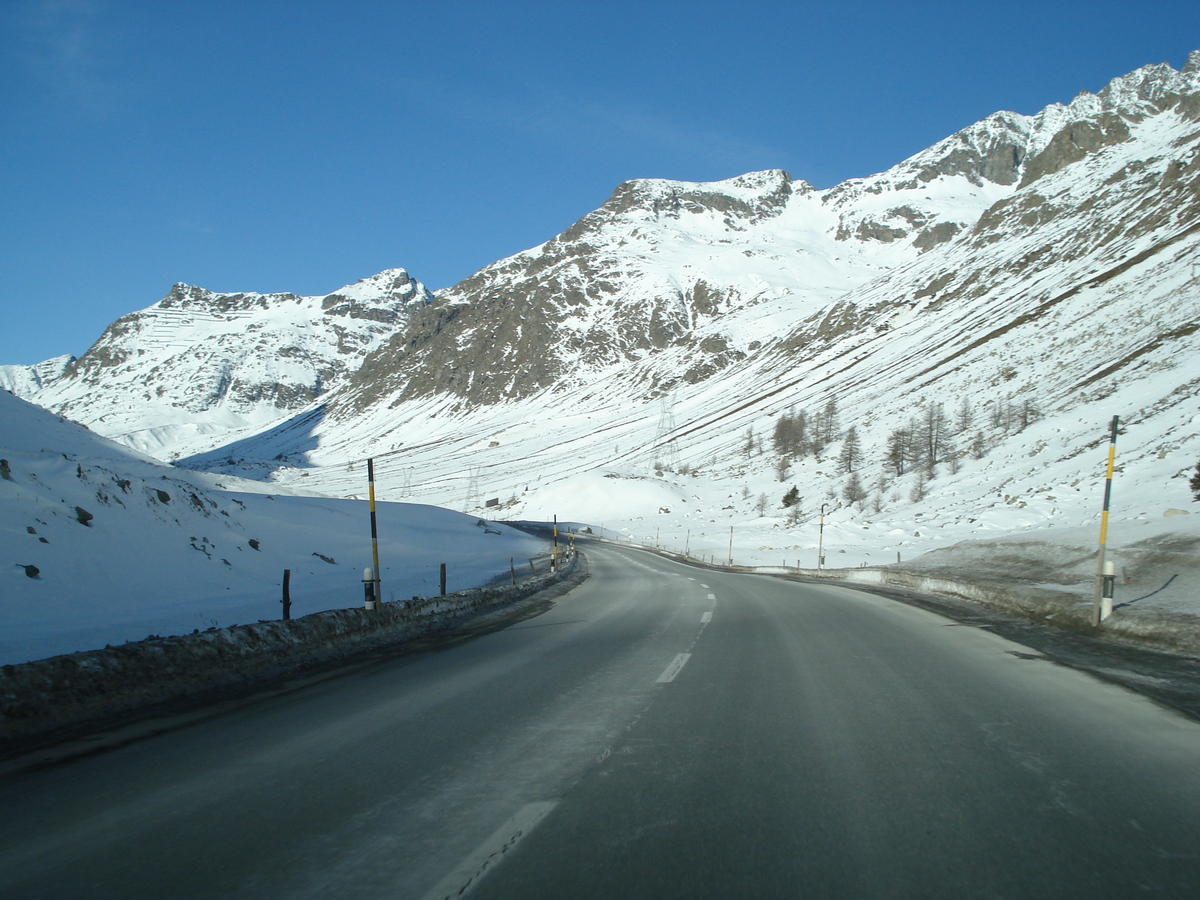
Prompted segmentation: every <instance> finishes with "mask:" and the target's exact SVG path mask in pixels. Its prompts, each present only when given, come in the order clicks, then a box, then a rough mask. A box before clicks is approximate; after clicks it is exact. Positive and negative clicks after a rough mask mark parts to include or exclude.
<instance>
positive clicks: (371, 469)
mask: <svg viewBox="0 0 1200 900" xmlns="http://www.w3.org/2000/svg"><path fill="white" fill-rule="evenodd" d="M367 497H368V498H369V501H370V508H371V564H372V567H373V571H374V575H375V581H374V592H375V602H376V603H379V602H380V601H381V600H382V599H383V595H382V594H381V593H380V592H379V581H380V579H379V528H378V526H377V525H376V522H375V460H374V459H368V460H367Z"/></svg>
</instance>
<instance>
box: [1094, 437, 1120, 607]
mask: <svg viewBox="0 0 1200 900" xmlns="http://www.w3.org/2000/svg"><path fill="white" fill-rule="evenodd" d="M1120 424H1121V417H1120V416H1113V417H1112V423H1111V426H1110V430H1109V436H1108V472H1107V474H1106V475H1105V478H1104V510H1103V511H1102V512H1101V513H1100V552H1099V553H1098V554H1097V559H1096V593H1095V598H1094V603H1093V609H1092V627H1093V628H1098V627H1099V626H1100V623H1101V622H1102V621H1104V620H1105V619H1106V618H1108V616H1110V615H1111V614H1112V580H1111V579H1110V580H1108V591H1109V596H1108V603H1107V611H1106V610H1105V606H1106V604H1105V603H1104V600H1105V597H1104V592H1105V587H1106V585H1105V581H1106V578H1105V576H1106V575H1108V574H1109V571H1108V570H1106V567H1105V560H1104V551H1105V546H1106V544H1107V543H1108V508H1109V503H1110V501H1111V500H1112V481H1113V461H1114V460H1115V459H1116V456H1117V429H1118V428H1119V427H1120ZM1108 565H1109V566H1111V565H1112V563H1109V564H1108Z"/></svg>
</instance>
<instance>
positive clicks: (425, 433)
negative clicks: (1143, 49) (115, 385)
mask: <svg viewBox="0 0 1200 900" xmlns="http://www.w3.org/2000/svg"><path fill="white" fill-rule="evenodd" d="M1197 262H1200V52H1197V53H1193V54H1192V56H1191V57H1190V59H1189V61H1188V64H1187V65H1186V66H1185V67H1184V69H1183V70H1182V71H1180V72H1176V71H1175V70H1173V69H1172V68H1171V67H1169V66H1166V65H1158V66H1148V67H1145V68H1143V69H1139V70H1138V71H1136V72H1133V73H1131V74H1129V75H1126V76H1123V77H1121V78H1117V79H1115V80H1114V81H1113V82H1111V83H1110V84H1109V85H1108V86H1107V87H1105V88H1104V89H1103V90H1102V91H1100V92H1099V93H1098V94H1090V93H1083V94H1080V95H1079V96H1077V97H1076V98H1075V99H1074V100H1072V101H1071V102H1070V103H1068V104H1056V105H1054V106H1051V107H1048V108H1047V109H1045V110H1043V111H1041V112H1040V113H1038V114H1037V115H1034V116H1022V115H1018V114H1016V113H1009V112H1002V113H997V114H995V115H993V116H989V117H988V118H987V119H984V120H983V121H981V122H979V123H976V124H974V125H972V126H970V127H968V128H966V129H964V130H963V131H961V132H959V133H957V134H955V135H952V136H950V137H949V138H947V139H946V140H944V141H941V142H939V143H938V144H936V145H934V146H933V147H931V148H929V149H928V150H925V151H922V152H921V153H919V154H917V155H915V156H913V157H912V158H910V159H908V160H905V161H903V162H901V163H899V164H898V165H897V166H895V167H893V168H892V169H889V170H888V171H886V172H883V173H880V174H877V175H873V176H869V177H865V178H861V179H854V180H851V181H848V182H845V183H843V184H840V185H837V186H836V187H833V188H831V189H829V190H824V191H821V190H816V189H814V188H812V187H811V186H810V185H807V184H805V183H804V182H802V181H799V180H797V179H793V178H791V177H790V176H788V175H787V174H786V173H784V172H781V171H768V172H759V173H751V174H748V175H743V176H740V177H738V178H732V179H729V180H726V181H721V182H714V183H707V184H693V183H684V182H674V181H665V180H638V181H631V182H626V183H625V184H623V185H621V186H620V187H618V188H617V190H616V191H615V193H614V194H613V196H612V197H611V198H610V199H609V200H608V201H607V202H606V203H605V204H604V205H603V206H601V207H600V208H599V209H598V210H596V211H595V212H592V213H589V214H588V215H586V216H584V217H583V218H582V219H581V220H580V221H579V222H577V223H576V224H575V225H573V226H572V227H570V228H568V229H567V230H566V231H565V232H563V233H562V234H560V235H558V236H556V237H554V238H552V239H550V240H549V241H547V242H546V243H545V244H542V245H540V246H538V247H535V248H532V249H530V250H528V251H525V252H523V253H520V254H517V255H515V256H513V257H510V258H509V259H505V260H501V261H499V262H496V263H494V264H492V265H490V266H487V267H485V268H484V269H482V270H480V271H479V272H478V273H476V274H475V275H473V276H471V277H470V278H468V279H466V280H464V281H463V282H461V283H459V284H458V285H455V286H453V287H452V288H449V289H448V290H446V291H442V292H439V293H438V294H437V295H436V296H435V297H434V298H433V299H432V301H431V302H423V303H417V304H415V305H411V306H409V307H406V309H407V315H406V316H405V317H402V319H399V320H397V321H396V323H395V325H394V327H392V328H390V329H389V332H388V333H387V334H381V335H380V336H379V339H378V342H377V344H376V345H375V346H373V347H372V348H371V349H370V351H369V352H366V353H365V354H364V355H363V356H362V357H361V360H362V362H361V365H356V366H354V365H352V366H349V367H348V368H347V369H346V374H345V375H344V380H343V381H342V382H341V383H340V384H339V385H338V386H336V387H334V388H332V389H330V390H328V391H327V392H326V393H324V394H323V395H322V396H321V397H320V398H319V400H318V401H317V402H316V403H314V404H310V405H308V406H306V407H303V408H299V409H297V411H296V412H295V413H294V414H293V415H291V416H289V417H287V418H285V419H283V420H280V421H277V422H275V423H274V424H272V425H270V426H269V427H265V428H264V427H263V426H262V425H261V424H259V423H250V424H248V425H247V426H246V427H243V428H240V429H235V430H231V431H229V432H227V433H225V434H224V436H223V438H222V440H221V441H220V442H218V441H217V440H215V439H213V438H203V439H199V440H193V441H191V442H190V443H189V442H188V441H185V440H182V439H181V438H180V437H179V435H178V434H177V433H176V435H173V439H175V440H176V441H177V443H176V445H175V446H176V448H177V452H180V453H183V452H185V451H190V453H191V455H190V456H188V457H187V458H186V460H185V461H186V463H187V464H188V465H191V466H196V467H203V468H207V469H211V470H215V471H226V472H232V473H238V474H241V475H245V476H249V477H254V478H259V479H262V480H267V481H270V482H271V483H273V484H277V485H292V486H294V487H296V488H299V487H304V488H307V489H319V490H324V491H328V492H330V493H333V494H335V495H340V496H351V495H355V494H360V493H361V492H362V491H363V481H364V472H363V467H362V462H361V461H362V460H363V459H364V458H366V457H368V456H373V457H375V458H376V461H377V470H378V472H379V484H380V490H381V492H382V494H383V495H384V496H388V497H391V498H400V497H414V498H419V499H421V500H422V501H424V502H430V503H437V504H442V505H453V506H459V507H464V508H468V509H471V510H474V509H476V508H477V507H480V506H481V505H482V504H483V503H484V502H485V501H489V500H493V501H496V503H497V504H498V505H499V508H500V509H501V511H502V512H503V513H504V514H505V515H509V516H514V517H518V516H519V517H528V518H534V517H539V518H540V517H549V516H550V515H552V514H558V515H559V516H560V518H571V519H575V520H579V521H589V522H592V523H594V524H597V525H607V526H608V527H609V529H610V530H615V531H618V532H620V533H622V534H624V535H626V536H636V537H637V538H639V539H641V540H650V541H659V542H663V543H667V542H670V543H671V545H672V546H675V547H677V548H679V549H683V547H685V546H686V547H688V548H689V549H690V551H691V552H693V553H696V552H701V553H708V554H712V555H716V554H719V555H720V556H721V557H724V556H725V555H726V554H727V553H728V552H729V549H728V548H729V547H730V542H731V536H730V529H731V528H732V529H733V532H734V535H733V542H732V545H733V547H734V552H735V553H736V554H737V555H738V558H739V559H740V560H743V561H762V562H772V563H774V562H778V561H787V562H789V563H792V562H796V561H799V560H800V559H801V558H809V557H811V555H812V553H813V551H814V550H815V546H816V542H817V528H818V526H817V520H818V515H819V513H820V511H821V509H823V508H824V509H826V512H827V515H826V527H825V531H824V537H825V540H827V541H830V542H832V543H834V544H835V545H836V546H838V548H839V550H841V551H846V553H845V556H843V557H842V558H841V559H837V558H835V559H834V560H831V561H830V562H831V564H832V563H833V562H851V563H858V562H889V561H894V560H895V558H896V555H897V554H901V555H903V556H904V557H905V558H906V559H907V558H908V557H910V556H912V555H913V554H915V553H917V552H920V551H923V550H927V549H930V548H932V547H942V546H946V545H947V544H951V543H953V542H955V541H959V540H966V539H980V538H984V537H987V538H991V537H993V536H995V535H996V534H998V533H1002V532H1004V533H1011V532H1014V531H1015V532H1023V531H1025V530H1028V529H1034V530H1039V531H1040V530H1042V529H1046V528H1050V527H1054V528H1056V529H1058V530H1060V531H1064V533H1065V530H1067V529H1078V528H1083V529H1085V530H1087V529H1089V528H1091V526H1092V525H1093V524H1094V522H1095V520H1096V518H1097V516H1098V513H1099V503H1100V499H1099V498H1100V494H1101V484H1102V480H1103V474H1104V472H1103V468H1104V467H1103V453H1102V450H1101V447H1102V445H1103V444H1104V442H1105V439H1106V436H1107V423H1108V422H1109V420H1110V419H1111V417H1112V416H1113V415H1120V416H1121V417H1122V421H1123V422H1124V424H1125V432H1124V434H1123V436H1122V438H1121V448H1120V459H1121V470H1120V473H1119V475H1120V479H1119V483H1118V485H1117V488H1116V491H1115V495H1114V496H1115V498H1116V499H1115V505H1114V519H1113V522H1114V525H1113V528H1114V535H1113V537H1112V540H1114V541H1121V540H1134V539H1135V537H1136V535H1137V534H1138V533H1139V529H1141V528H1143V527H1145V525H1146V523H1148V522H1150V521H1151V520H1152V519H1154V518H1155V517H1161V516H1162V514H1163V513H1164V512H1165V511H1167V510H1171V509H1179V508H1186V507H1187V505H1188V504H1189V503H1190V495H1189V492H1188V491H1187V488H1186V483H1185V480H1184V479H1183V478H1182V477H1181V476H1182V475H1184V474H1186V472H1187V471H1188V470H1189V469H1190V468H1191V467H1193V466H1194V465H1195V463H1196V459H1197V458H1198V457H1200V415H1198V411H1200V410H1198V406H1197V399H1196V398H1197V392H1198V390H1200V367H1198V366H1197V363H1196V360H1197V359H1200V355H1198V354H1197V351H1198V350H1200V346H1198V344H1200V336H1198V335H1197V332H1198V330H1200V278H1198V276H1197V269H1196V263H1197ZM264 349H267V348H264ZM268 352H269V350H268ZM44 367H48V368H49V371H51V372H53V370H54V366H53V365H51V364H49V363H48V364H44ZM69 372H70V370H68V375H69ZM30 377H32V376H30ZM39 377H40V376H39ZM66 377H68V376H63V378H66ZM60 380H62V379H60ZM101 381H103V378H101ZM58 383H59V382H58V381H53V380H51V382H50V385H51V387H53V386H54V385H56V384H58ZM41 390H42V391H45V390H47V388H42V389H41ZM33 396H34V399H36V400H38V402H43V394H42V393H41V391H39V392H38V393H37V394H35V395H33ZM46 396H48V395H46ZM80 402H81V403H82V397H80ZM118 407H119V404H117V403H116V402H115V401H114V407H113V409H114V411H115V410H116V409H117V408H118ZM56 408H62V407H56ZM67 412H70V410H67ZM802 413H803V414H804V415H803V418H804V420H805V421H806V422H807V423H808V432H807V435H808V436H807V437H806V438H805V440H803V441H790V440H776V439H775V438H776V435H777V433H780V432H779V430H780V429H781V423H783V424H784V425H787V426H788V427H794V426H795V423H796V422H797V421H798V420H800V419H801V418H802V416H801V414H802ZM206 416H208V414H207V413H206V414H204V416H201V417H200V418H199V419H198V421H207V418H205V417H206ZM109 421H110V420H106V421H103V422H102V421H100V420H97V421H96V422H95V423H94V426H93V427H96V428H97V429H100V428H101V427H108V426H109ZM789 423H790V424H789ZM851 428H853V435H852V434H851ZM118 432H119V429H118ZM118 432H108V433H118ZM782 433H783V434H784V435H785V437H786V434H787V433H788V430H787V427H784V428H782ZM126 440H128V438H126ZM218 443H219V446H218ZM854 444H857V446H858V449H857V452H856V453H851V452H849V450H848V447H849V446H852V445H854ZM141 445H142V446H149V442H143V443H142V444H141ZM844 459H845V460H847V461H845V462H843V460H844ZM848 469H850V470H853V471H848ZM855 480H857V481H858V482H859V484H858V488H857V490H855V489H853V482H854V481H855ZM792 486H795V487H796V489H797V491H796V493H797V494H798V495H799V498H800V500H799V503H797V504H795V505H792V506H789V507H787V508H783V507H782V506H781V501H782V498H783V496H784V495H785V492H787V491H788V489H789V488H791V487H792ZM1072 533H1073V532H1072ZM1141 533H1148V532H1141ZM1072 540H1074V538H1072ZM810 561H812V560H810ZM1163 596H1166V595H1163Z"/></svg>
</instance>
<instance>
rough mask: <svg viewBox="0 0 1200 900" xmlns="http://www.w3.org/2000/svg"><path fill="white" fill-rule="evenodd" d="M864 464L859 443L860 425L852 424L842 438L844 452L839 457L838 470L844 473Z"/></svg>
mask: <svg viewBox="0 0 1200 900" xmlns="http://www.w3.org/2000/svg"><path fill="white" fill-rule="evenodd" d="M861 464H862V448H861V447H860V446H859V443H858V427H857V426H855V425H851V426H850V430H849V431H847V432H846V437H845V438H843V439H842V454H841V456H839V457H838V471H839V472H841V473H842V474H845V473H847V472H853V471H855V470H856V469H857V468H858V467H859V466H860V465H861Z"/></svg>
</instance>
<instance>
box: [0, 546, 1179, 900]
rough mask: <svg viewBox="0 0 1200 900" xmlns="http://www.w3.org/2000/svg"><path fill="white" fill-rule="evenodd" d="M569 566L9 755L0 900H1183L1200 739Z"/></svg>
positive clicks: (1049, 677) (758, 609) (977, 638)
mask: <svg viewBox="0 0 1200 900" xmlns="http://www.w3.org/2000/svg"><path fill="white" fill-rule="evenodd" d="M585 550H586V554H587V557H588V562H589V565H590V568H591V571H592V577H591V578H590V579H589V580H588V581H587V582H585V583H584V584H583V585H582V586H580V587H579V588H577V589H575V590H574V591H572V592H570V593H569V594H567V595H565V596H563V597H560V598H559V599H558V601H557V603H556V605H555V606H554V607H553V608H552V609H551V610H549V611H548V612H546V613H544V614H542V615H540V616H537V617H534V618H529V619H526V620H524V621H521V622H518V623H516V624H513V625H511V626H509V627H507V628H504V629H502V630H498V631H495V632H492V633H489V634H485V635H483V636H480V637H476V638H473V639H470V640H464V641H460V642H456V643H452V644H451V645H449V646H446V647H444V648H442V649H438V650H435V651H427V652H420V653H409V654H407V655H398V656H396V657H394V658H376V659H373V660H371V661H369V662H367V663H361V664H357V665H353V666H349V667H347V668H345V669H343V670H339V671H338V672H336V673H332V674H326V675H324V676H320V677H317V678H312V679H309V680H307V681H305V682H300V683H296V684H293V685H290V686H288V687H286V688H284V689H278V690H275V691H273V692H270V693H268V694H264V695H259V696H256V697H252V698H248V699H243V700H240V701H237V702H231V703H226V704H223V705H221V706H218V707H216V708H213V709H211V710H208V711H205V712H203V713H200V714H194V715H191V716H187V717H183V718H181V719H178V720H175V721H172V722H166V723H160V724H159V725H155V724H154V723H148V724H146V725H144V726H143V727H142V733H141V735H140V737H139V738H138V739H136V740H130V741H128V742H127V743H124V744H121V745H118V746H105V742H104V740H103V739H100V740H99V741H98V744H97V746H98V747H99V748H101V749H97V751H96V752H94V753H90V754H86V755H80V756H76V757H75V758H69V759H64V760H61V761H59V762H57V763H55V764H51V765H43V766H40V767H34V768H31V767H29V766H27V765H24V766H23V765H22V764H20V761H18V763H17V764H9V765H8V766H7V767H6V768H5V769H4V770H3V771H2V772H0V810H2V811H3V814H2V816H0V897H4V898H7V900H17V898H59V897H80V898H84V897H86V898H107V897H113V898H118V897H119V898H123V900H129V898H141V897H146V898H150V897H153V898H199V897H212V898H216V897H220V898H246V897H253V898H258V897H263V898H267V897H269V898H331V897H337V898H418V900H420V898H431V897H461V896H468V895H469V896H470V897H471V898H472V900H485V898H537V897H546V898H559V897H561V898H586V897H596V898H671V897H681V898H682V897H688V898H694V897H755V898H770V897H803V898H823V897H830V898H841V897H872V898H875V897H914V898H917V897H919V898H933V897H948V898H949V897H953V898H962V897H1013V898H1029V897H1055V898H1059V897H1086V898H1105V897H1132V896H1154V897H1186V898H1196V897H1200V724H1198V723H1196V722H1195V721H1193V720H1191V719H1188V718H1185V717H1183V716H1180V715H1179V714H1177V713H1174V712H1171V711H1168V710H1165V709H1163V708H1161V707H1159V706H1157V705H1155V704H1154V703H1152V702H1151V701H1149V700H1146V699H1145V698H1143V697H1141V696H1138V695H1136V694H1134V693H1132V692H1129V691H1127V690H1125V689H1124V688H1121V687H1117V686H1115V685H1112V684H1108V683H1104V682H1101V681H1099V680H1097V679H1095V678H1093V677H1092V676H1089V675H1086V674H1083V673H1081V672H1077V671H1075V670H1073V669H1070V668H1067V667H1064V666H1060V665H1057V664H1054V663H1052V662H1049V661H1047V660H1046V659H1044V658H1042V657H1041V655H1040V654H1039V653H1037V652H1034V651H1031V650H1029V649H1028V648H1026V647H1023V646H1021V645H1018V644H1014V643H1010V642H1009V641H1006V640H1004V639H1002V638H1000V637H997V636H996V635H994V634H992V633H990V632H989V631H987V630H986V629H982V628H978V627H972V626H968V625H961V624H958V623H956V622H953V621H951V620H948V619H945V618H942V617H940V616H937V615H935V614H933V613H931V612H928V611H925V610H921V609H917V608H914V607H911V606H907V605H904V604H901V603H898V602H895V601H893V600H890V599H885V598H882V597H878V596H873V595H871V594H867V593H862V592H858V591H853V590H850V589H847V588H843V587H838V586H831V585H804V584H797V583H793V582H787V581H783V580H779V579H773V578H769V577H762V576H752V575H734V574H725V573H718V572H713V571H709V570H704V569H698V568H693V567H689V566H685V565H682V564H680V563H677V562H673V561H669V560H664V559H661V558H658V557H656V556H653V555H651V554H647V553H644V552H639V551H636V550H633V549H630V548H623V547H614V546H611V545H597V544H590V545H588V546H587V547H586V548H585ZM112 743H113V742H112V741H109V744H112ZM83 746H84V747H85V748H86V747H87V746H88V745H87V744H86V743H85V744H84V745H83Z"/></svg>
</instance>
